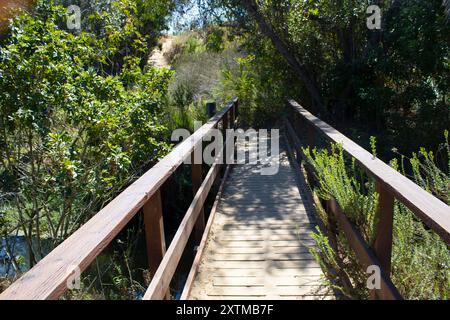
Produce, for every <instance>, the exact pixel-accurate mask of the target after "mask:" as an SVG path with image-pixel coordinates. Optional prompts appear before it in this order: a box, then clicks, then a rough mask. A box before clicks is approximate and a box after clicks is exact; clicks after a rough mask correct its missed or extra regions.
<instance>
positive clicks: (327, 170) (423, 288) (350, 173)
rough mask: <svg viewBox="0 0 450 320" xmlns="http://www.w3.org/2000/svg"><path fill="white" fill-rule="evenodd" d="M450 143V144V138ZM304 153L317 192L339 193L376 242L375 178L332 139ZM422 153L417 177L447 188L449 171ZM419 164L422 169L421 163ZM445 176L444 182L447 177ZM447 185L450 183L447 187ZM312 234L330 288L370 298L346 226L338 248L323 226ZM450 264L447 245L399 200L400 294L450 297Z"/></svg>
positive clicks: (415, 160) (396, 260)
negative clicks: (330, 143) (321, 147)
mask: <svg viewBox="0 0 450 320" xmlns="http://www.w3.org/2000/svg"><path fill="white" fill-rule="evenodd" d="M446 136H447V134H446ZM372 144H373V143H372ZM446 145H447V148H448V142H447V144H446ZM373 152H376V151H375V150H373ZM304 153H305V155H306V157H307V161H308V162H309V163H310V164H311V165H312V166H313V167H314V169H315V170H316V172H317V177H318V180H319V186H318V187H317V188H316V190H315V193H316V194H317V196H318V197H319V198H320V199H330V198H331V197H332V198H335V199H336V201H337V202H338V203H339V205H340V206H341V207H342V209H343V211H344V212H345V214H346V215H347V217H348V218H349V220H350V221H352V222H353V223H354V224H355V226H356V227H357V228H358V229H359V231H360V232H361V234H362V236H363V237H364V239H365V241H366V242H367V243H368V244H369V245H373V241H374V236H375V223H376V215H375V213H376V208H377V205H378V195H377V194H376V192H375V187H374V181H373V180H372V179H370V178H368V177H367V176H366V175H365V174H364V173H362V171H361V170H360V169H359V168H357V167H356V165H355V161H354V160H349V159H346V158H345V156H344V154H343V150H342V147H341V146H336V145H333V146H332V147H331V151H327V150H316V149H314V150H310V149H309V148H306V149H304ZM420 154H421V156H422V157H423V160H419V157H418V155H413V157H412V159H411V163H412V166H413V168H415V169H414V178H415V181H416V183H418V184H419V185H421V186H424V187H426V189H427V190H428V191H429V192H432V190H440V188H441V187H442V186H445V183H447V188H448V182H449V180H448V179H449V176H448V174H444V173H443V172H442V171H440V170H439V169H438V168H437V166H436V164H435V163H434V162H433V157H432V156H431V155H430V153H429V152H426V151H425V150H424V149H422V151H421V152H420ZM397 163H398V162H397V161H393V162H392V165H393V167H394V169H398V165H397ZM419 167H420V168H421V169H418V168H419ZM433 177H434V178H433ZM441 180H443V181H445V182H443V183H442V182H441ZM430 186H433V188H431V187H430ZM444 190H447V189H445V187H444ZM438 194H440V193H438ZM447 199H448V198H447ZM317 207H318V213H319V217H320V218H321V220H322V221H323V223H324V225H325V227H326V228H327V229H328V230H330V226H331V225H332V224H331V222H330V221H328V216H327V214H326V213H325V211H324V208H322V207H321V203H320V201H317ZM313 238H314V239H315V240H316V243H317V248H316V249H313V250H312V251H313V254H314V256H315V257H316V259H317V261H318V262H319V263H320V265H321V266H322V270H323V271H324V274H325V275H326V278H327V281H326V283H327V284H328V285H329V286H330V288H334V289H336V288H337V289H338V290H339V291H341V293H342V294H343V295H344V296H346V297H349V298H356V299H361V298H368V297H369V291H368V289H367V288H366V280H367V275H366V274H365V273H364V270H363V269H362V268H361V266H360V264H359V263H358V261H357V259H356V257H355V254H354V252H353V250H352V249H351V247H350V246H349V243H348V241H347V239H346V237H345V235H344V233H343V231H342V230H341V229H340V228H338V229H337V240H338V243H337V247H335V248H333V247H332V246H331V245H330V243H329V242H328V238H327V237H326V236H325V235H323V234H322V232H321V231H320V230H319V229H318V230H317V231H316V233H315V234H314V235H313ZM449 266H450V252H449V250H448V246H447V245H446V244H445V243H444V242H443V241H442V239H441V238H440V237H439V236H438V235H437V234H435V233H434V232H432V231H431V230H429V229H428V228H427V227H425V226H424V224H423V223H422V222H421V221H420V220H419V219H418V218H417V217H416V216H415V215H414V214H413V213H412V212H411V211H409V210H408V209H407V208H406V207H405V206H404V205H402V204H400V203H399V202H397V201H396V203H395V208H394V228H393V252H392V276H391V278H392V281H393V283H394V284H395V285H396V287H397V288H398V289H399V291H400V293H401V295H402V296H403V297H404V298H406V299H448V297H449V292H450V268H449ZM349 284H350V285H349Z"/></svg>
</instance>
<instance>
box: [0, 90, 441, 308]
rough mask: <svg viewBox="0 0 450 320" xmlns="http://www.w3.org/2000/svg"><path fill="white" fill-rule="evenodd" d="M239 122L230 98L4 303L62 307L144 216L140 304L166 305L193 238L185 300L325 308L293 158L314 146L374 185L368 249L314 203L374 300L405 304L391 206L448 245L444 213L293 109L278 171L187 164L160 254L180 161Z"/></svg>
mask: <svg viewBox="0 0 450 320" xmlns="http://www.w3.org/2000/svg"><path fill="white" fill-rule="evenodd" d="M237 116H238V100H237V99H234V100H233V101H231V102H230V103H229V104H228V105H226V106H225V107H224V108H223V109H222V110H221V111H220V112H219V113H217V114H216V115H215V116H214V117H213V118H212V119H210V121H209V122H208V123H207V124H205V125H204V126H203V127H201V128H200V129H199V130H197V131H196V132H195V133H194V134H193V135H192V136H191V137H190V139H187V140H185V141H184V142H182V143H180V144H179V145H178V146H177V147H176V148H175V149H174V150H173V151H172V152H171V153H170V154H169V155H168V156H166V157H165V158H164V159H162V160H161V161H160V162H159V163H157V164H156V165H155V166H154V167H153V168H152V169H150V170H149V171H148V172H147V173H145V174H144V175H143V176H142V177H141V178H140V179H139V180H137V181H136V182H135V183H133V184H132V185H131V186H129V187H128V188H127V189H126V190H125V191H123V192H122V193H121V194H120V195H119V196H118V197H117V198H115V199H114V200H113V201H111V202H110V203H109V204H108V205H107V206H106V207H105V208H104V209H103V210H101V211H100V212H99V213H98V214H97V215H95V216H94V217H93V218H92V219H90V220H89V221H88V222H87V223H86V224H85V225H84V226H83V227H81V228H80V229H79V230H77V231H76V232H75V233H74V234H73V235H72V236H71V237H69V238H68V239H67V240H65V241H64V242H63V243H61V245H59V246H58V247H57V248H56V249H54V250H53V251H52V252H51V253H50V254H48V255H47V256H46V257H45V258H44V259H42V260H41V261H40V262H39V263H38V264H37V265H36V266H34V267H33V268H32V269H31V270H30V271H28V272H27V273H25V274H24V275H23V276H22V277H21V278H19V279H18V280H17V281H15V282H14V283H13V284H12V285H11V286H10V287H9V288H8V289H7V290H6V291H5V292H3V293H2V294H1V295H0V299H58V298H59V297H60V296H61V295H62V294H63V293H64V292H65V291H66V290H67V286H68V283H70V279H72V278H73V275H74V274H76V273H77V272H79V271H83V270H85V269H86V268H87V267H88V266H89V265H90V264H91V263H92V262H93V261H94V259H95V258H96V257H97V256H98V255H99V254H100V253H101V252H102V250H103V249H105V247H106V246H107V245H108V244H109V243H110V242H111V241H112V240H113V239H114V238H115V237H116V236H117V235H118V233H119V232H120V231H121V230H122V229H123V228H124V227H125V226H126V225H127V223H128V222H129V221H130V220H131V218H132V217H133V216H135V215H136V214H138V213H139V212H143V214H144V223H145V231H146V239H147V251H148V253H147V254H148V262H149V270H150V272H151V273H152V274H153V278H152V281H151V283H150V286H149V287H148V289H147V291H146V293H145V296H144V299H145V300H147V299H166V298H169V297H170V295H169V291H170V283H171V280H172V277H173V276H174V274H175V271H176V269H177V266H178V264H179V262H180V259H181V257H182V254H183V253H184V251H185V249H186V245H187V243H188V240H189V238H190V236H191V234H193V236H194V237H195V238H196V239H197V244H198V250H197V252H196V256H195V259H194V262H193V265H192V269H191V272H190V274H189V276H188V279H187V281H186V285H185V289H184V291H183V294H182V297H181V298H182V299H333V298H334V296H333V292H330V291H328V290H326V289H325V288H324V287H322V285H321V281H320V280H321V279H320V277H321V275H322V270H321V268H320V267H319V265H318V264H317V263H316V262H315V261H314V259H313V257H312V255H311V253H310V251H309V249H310V248H311V247H312V246H314V241H313V240H312V238H311V237H310V234H311V232H312V230H313V228H314V227H315V226H316V215H315V211H314V201H313V199H312V195H311V193H310V186H313V185H314V184H315V183H316V179H315V173H314V170H313V169H312V168H311V167H310V166H309V165H308V164H306V163H304V162H303V161H302V159H304V157H303V156H304V155H303V154H302V151H301V148H300V147H301V146H305V145H308V144H309V145H316V143H317V141H318V139H319V138H321V139H324V140H326V141H328V142H334V143H341V144H342V145H343V149H344V150H345V151H346V152H347V153H348V154H349V155H350V156H352V157H354V158H355V159H356V161H357V163H358V164H359V165H360V166H361V167H362V168H363V169H364V170H365V171H366V172H367V173H368V174H369V175H370V176H372V177H373V178H374V179H375V181H376V187H377V192H378V193H379V205H378V213H377V214H378V217H377V223H378V226H377V235H376V240H375V242H374V245H373V246H369V245H368V244H367V243H366V242H365V241H364V240H363V237H362V236H361V234H360V233H359V231H358V230H357V229H356V228H355V226H354V225H353V224H352V223H351V222H350V221H349V219H348V218H347V217H346V215H345V213H344V212H343V210H342V209H341V208H340V207H339V205H338V203H337V202H336V201H335V200H334V199H330V200H327V201H322V202H323V205H324V207H325V208H326V211H327V214H328V215H329V217H330V221H334V222H335V223H336V226H335V227H338V226H339V228H341V230H343V232H344V233H345V235H346V237H347V239H348V242H349V244H350V246H351V247H352V249H353V250H354V252H355V255H356V257H357V258H358V260H359V262H360V264H361V266H362V267H363V268H367V267H368V266H371V265H377V266H379V267H380V268H381V288H380V289H374V290H373V291H372V295H371V297H372V298H373V299H401V296H400V294H399V293H398V291H397V289H396V288H395V286H394V285H393V284H392V282H391V280H390V273H391V250H392V226H393V210H394V200H397V201H400V202H402V203H403V204H405V205H406V206H407V207H408V208H409V209H410V210H411V211H412V212H413V213H414V214H415V215H416V216H417V217H418V218H419V219H421V220H422V221H423V222H424V223H425V224H426V225H427V226H428V227H429V228H430V229H432V230H434V231H435V232H436V233H438V234H439V235H440V236H441V237H442V239H443V240H444V241H446V242H447V243H450V208H449V206H447V205H446V204H444V203H443V202H441V201H440V200H438V199H437V198H435V197H434V196H433V195H431V194H429V193H427V192H426V191H424V190H423V189H421V188H420V187H419V186H417V185H416V184H414V183H413V182H412V181H411V180H409V179H408V178H406V177H404V176H403V175H401V174H400V173H398V172H396V171H395V170H393V169H391V168H390V167H389V166H388V165H387V164H385V163H383V162H382V161H381V160H379V159H377V158H374V157H373V155H372V154H370V153H369V152H367V151H365V150H364V149H363V148H361V147H360V146H358V145H357V144H356V143H354V142H353V141H351V140H350V139H348V138H347V137H345V136H343V135H342V134H341V133H339V132H338V131H336V130H335V129H334V128H332V127H331V126H329V125H327V124H326V123H324V122H323V121H321V120H320V119H318V118H316V117H315V116H313V115H312V114H311V113H309V112H308V111H306V110H305V109H304V108H302V107H301V106H300V105H298V104H297V103H296V102H294V101H289V103H288V105H287V117H286V119H285V121H284V123H283V125H282V128H281V129H282V135H281V136H282V137H281V146H280V152H279V155H278V154H271V155H270V156H271V157H276V158H277V159H278V156H279V171H278V173H277V174H275V175H267V176H265V175H262V174H261V171H262V170H263V166H264V164H262V163H258V164H242V165H239V164H238V165H222V164H221V161H219V159H220V157H219V156H218V157H217V161H216V162H215V163H214V164H213V165H212V166H211V167H210V169H209V172H208V174H207V175H206V176H205V177H203V176H202V171H203V170H202V167H203V165H202V164H192V182H193V189H194V190H193V192H194V199H193V201H192V203H191V205H190V207H189V209H188V210H187V212H186V214H185V216H184V218H183V220H182V222H181V224H180V226H179V228H178V231H177V233H176V234H175V236H174V237H173V239H171V241H170V243H167V246H166V241H165V236H164V221H163V214H162V204H161V192H160V187H161V186H162V184H163V183H164V182H165V181H166V180H167V179H169V178H170V176H171V175H172V174H173V173H174V172H175V170H176V169H177V168H178V167H179V166H180V165H181V164H182V163H183V162H184V160H185V159H187V158H190V157H192V154H193V153H194V152H195V151H196V150H199V149H200V148H202V145H203V143H202V142H203V140H204V138H205V137H206V136H207V135H208V134H209V133H210V132H211V130H212V129H214V128H220V129H222V130H225V129H227V128H230V127H235V126H236V125H237ZM232 143H234V141H233V142H232ZM303 173H305V175H304V174H303ZM304 176H307V182H306V181H305V179H304ZM218 182H220V187H219V191H218V194H217V196H216V200H215V202H214V205H213V207H212V210H211V212H210V213H209V215H207V214H208V213H207V212H205V209H204V207H205V201H206V198H207V196H208V195H209V193H210V192H212V190H213V188H212V187H213V185H214V183H218ZM206 217H208V219H207V221H206ZM319 227H320V224H319ZM328 237H329V241H330V244H331V245H332V246H334V245H336V242H337V241H338V239H337V237H336V235H335V234H333V233H331V232H330V233H328ZM166 248H167V249H166Z"/></svg>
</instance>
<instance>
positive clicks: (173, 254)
mask: <svg viewBox="0 0 450 320" xmlns="http://www.w3.org/2000/svg"><path fill="white" fill-rule="evenodd" d="M219 169H220V164H218V163H215V164H214V165H213V166H212V167H211V169H210V171H209V173H208V175H207V176H206V178H205V180H204V182H203V184H202V185H201V187H200V188H199V190H198V192H197V194H196V195H195V197H194V200H193V202H192V204H191V206H190V207H189V209H188V211H187V212H186V215H185V217H184V218H183V221H182V222H181V224H180V227H179V228H178V231H177V233H176V234H175V236H174V238H173V239H172V243H171V244H170V247H169V249H168V250H167V253H166V255H165V256H164V258H163V261H162V262H161V264H160V266H159V268H158V270H157V271H156V274H155V276H154V277H153V279H152V282H151V283H150V286H149V288H148V289H147V291H146V293H145V295H144V298H143V299H144V300H160V299H162V298H163V297H164V294H165V292H166V291H167V290H168V288H169V285H170V281H171V280H172V277H173V275H174V273H175V270H176V268H177V266H178V262H179V261H180V259H181V256H182V254H183V251H184V248H185V246H186V244H187V242H188V240H189V236H190V234H191V232H192V229H193V228H194V225H195V223H196V222H197V219H198V216H199V215H200V213H201V210H202V208H203V205H204V203H205V200H206V198H207V196H208V193H209V190H210V189H211V187H212V185H213V183H214V181H215V179H216V177H217V175H218V173H219Z"/></svg>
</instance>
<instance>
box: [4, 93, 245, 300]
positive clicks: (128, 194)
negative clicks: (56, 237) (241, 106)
mask: <svg viewBox="0 0 450 320" xmlns="http://www.w3.org/2000/svg"><path fill="white" fill-rule="evenodd" d="M237 105H238V99H237V98H234V99H233V100H232V101H231V102H229V103H228V104H227V105H226V106H225V107H224V108H223V109H222V110H221V111H220V112H218V113H217V114H216V115H215V116H214V117H212V118H211V119H210V120H209V121H208V123H206V124H205V125H204V126H202V127H201V128H200V129H198V130H197V131H196V132H195V133H194V134H193V135H191V137H190V138H189V139H187V140H185V141H183V142H182V143H180V144H179V145H178V146H177V147H176V148H175V149H174V150H173V151H172V152H171V153H169V155H167V156H166V157H165V158H163V159H162V160H161V161H159V162H158V163H157V164H156V165H155V166H154V167H153V168H151V169H150V170H149V171H147V172H146V173H145V174H144V175H143V176H142V177H141V178H139V179H138V180H137V181H136V182H134V183H133V184H132V185H130V186H129V187H128V188H127V189H126V190H125V191H123V192H122V193H121V194H120V195H118V196H117V197H116V198H115V199H114V200H112V201H111V202H110V203H109V204H108V205H107V206H106V207H105V208H103V209H102V210H101V211H100V212H98V213H97V214H96V215H95V216H94V217H92V218H91V219H90V220H89V221H88V222H87V223H86V224H84V225H83V226H82V227H81V228H80V229H78V230H77V231H76V232H75V233H73V234H72V235H71V236H70V237H69V238H68V239H66V240H65V241H64V242H63V243H61V244H60V245H59V246H58V247H56V248H55V249H54V250H53V251H52V252H50V253H49V254H48V255H47V256H46V257H44V258H43V259H42V260H41V261H39V262H38V263H37V264H36V265H35V266H34V267H33V268H32V269H31V270H29V271H28V272H27V273H25V274H24V275H23V276H22V277H21V278H19V279H18V280H17V281H15V282H14V283H13V284H12V285H11V286H10V287H9V288H7V289H6V290H5V291H4V292H3V293H2V294H1V295H0V299H15V300H16V299H17V300H28V299H33V300H35V299H38V300H44V299H57V298H59V297H60V296H61V295H62V294H63V293H64V292H65V291H66V290H67V281H68V279H70V277H71V276H72V274H73V273H74V272H76V271H83V270H85V269H86V268H87V267H88V266H89V265H90V264H91V263H92V262H93V261H94V259H95V258H96V257H97V256H98V255H99V254H100V253H101V252H102V251H103V249H105V247H106V246H107V245H108V244H109V243H110V242H111V241H112V240H113V239H114V237H116V236H117V234H118V233H119V232H120V231H121V230H122V229H123V228H124V227H125V226H126V224H127V223H128V222H129V221H130V220H131V218H132V217H133V216H134V215H135V214H136V213H137V212H138V211H139V210H140V209H141V208H142V207H144V206H145V205H146V204H147V202H148V201H150V200H151V201H153V200H154V199H155V198H154V197H153V196H154V195H155V194H157V192H158V191H159V189H160V187H161V186H162V184H163V183H164V182H165V181H166V180H167V179H168V178H169V177H170V176H171V175H172V174H173V173H174V172H175V170H176V169H177V168H178V167H179V166H180V165H181V164H182V163H183V161H184V160H185V159H187V158H188V157H190V156H191V154H192V152H193V150H194V148H195V147H197V146H199V145H201V144H202V141H203V138H204V137H205V136H207V135H208V134H209V133H210V132H211V130H212V129H214V128H216V127H217V126H218V124H219V122H220V121H222V120H223V119H227V121H226V123H228V115H229V114H230V110H231V112H232V114H233V116H235V115H236V113H237V112H236V109H237ZM234 120H235V119H233V121H234ZM156 201H158V197H156ZM156 207H158V204H156ZM157 210H160V208H159V209H158V208H157ZM144 211H145V210H144ZM152 211H154V210H148V212H152ZM159 225H162V224H159ZM160 231H161V230H160ZM148 236H153V235H149V234H147V237H148ZM157 236H158V237H161V232H159V233H157ZM147 243H152V241H147ZM163 246H164V245H163ZM161 249H162V251H165V250H164V248H160V249H159V250H161ZM162 253H163V254H164V252H162Z"/></svg>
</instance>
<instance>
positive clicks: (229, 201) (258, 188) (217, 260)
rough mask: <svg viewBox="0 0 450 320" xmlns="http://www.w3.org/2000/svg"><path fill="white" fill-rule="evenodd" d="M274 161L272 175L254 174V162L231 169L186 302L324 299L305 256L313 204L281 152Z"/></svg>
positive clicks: (318, 273) (311, 261)
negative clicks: (277, 161)
mask: <svg viewBox="0 0 450 320" xmlns="http://www.w3.org/2000/svg"><path fill="white" fill-rule="evenodd" d="M282 148H284V147H283V146H282ZM280 157H281V160H280V170H279V172H278V174H276V175H274V176H262V175H260V169H261V166H260V164H257V165H250V164H246V165H236V166H235V167H234V168H233V171H232V173H231V175H230V178H229V180H228V182H227V184H226V187H225V190H224V193H223V195H222V197H221V199H220V201H219V205H218V208H217V211H216V214H215V216H214V220H213V222H212V227H211V231H210V236H209V237H208V240H207V243H206V247H205V249H204V252H203V255H202V259H201V262H200V265H199V266H198V272H197V275H196V277H195V279H194V281H193V283H192V288H191V290H190V291H189V294H188V295H187V296H186V298H187V299H191V300H197V299H240V300H243V299H247V298H248V299H251V298H253V299H322V298H324V297H329V293H328V292H324V291H323V290H324V288H323V287H322V286H321V281H320V277H321V276H322V271H321V268H320V266H319V265H318V264H317V263H316V262H315V260H314V259H313V256H312V255H311V254H310V253H309V248H311V247H313V246H314V245H315V243H314V241H313V240H312V238H311V236H310V234H311V233H312V231H313V228H314V225H315V220H314V212H311V211H312V210H313V205H312V203H310V202H308V201H307V200H306V199H305V198H304V197H303V196H302V194H303V193H304V192H306V190H303V188H299V185H298V184H297V182H296V180H295V179H294V178H293V176H294V175H295V172H294V171H293V169H292V167H291V164H290V162H289V160H288V158H287V155H286V152H285V151H284V150H283V151H282V152H281V154H280ZM239 190H240V192H239ZM240 194H243V195H244V197H242V198H241V197H240V196H239V195H240ZM305 205H306V206H305Z"/></svg>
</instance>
